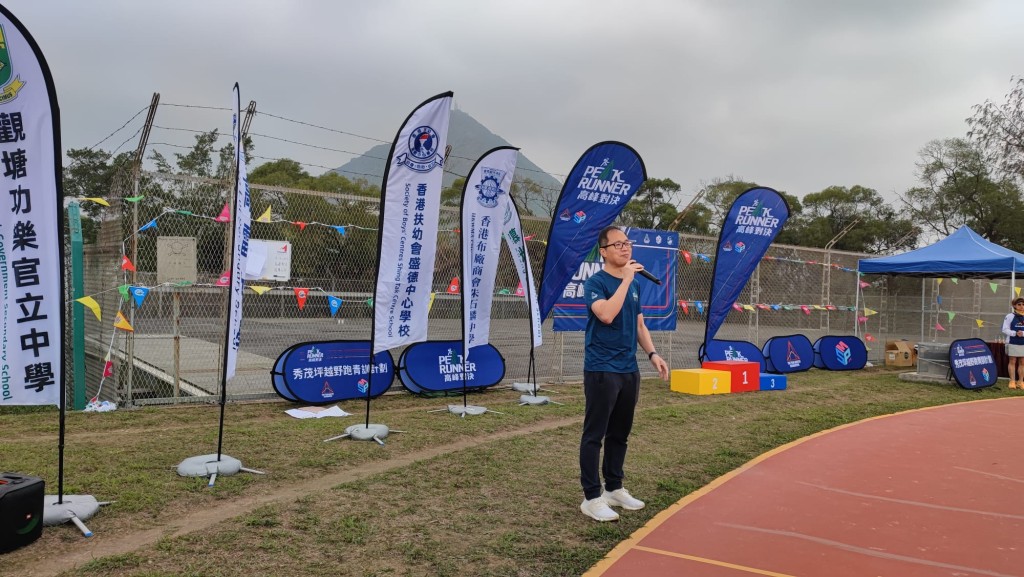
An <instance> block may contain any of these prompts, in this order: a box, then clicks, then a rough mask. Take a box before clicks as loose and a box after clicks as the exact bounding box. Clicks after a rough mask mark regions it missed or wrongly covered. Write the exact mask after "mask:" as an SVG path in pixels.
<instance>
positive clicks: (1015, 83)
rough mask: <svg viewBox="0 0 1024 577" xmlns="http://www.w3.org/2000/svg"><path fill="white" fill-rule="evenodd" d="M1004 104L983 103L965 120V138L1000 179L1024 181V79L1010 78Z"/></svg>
mask: <svg viewBox="0 0 1024 577" xmlns="http://www.w3.org/2000/svg"><path fill="white" fill-rule="evenodd" d="M1010 82H1011V89H1010V92H1009V93H1008V94H1007V95H1006V101H1005V102H1002V103H998V104H997V103H995V102H992V101H990V100H986V101H985V103H984V104H978V105H975V106H974V115H973V116H971V117H970V118H968V119H967V125H968V127H969V131H968V132H967V137H968V138H969V139H970V140H971V141H972V142H974V143H976V144H977V145H978V147H979V149H980V150H981V151H982V152H983V153H984V154H985V157H986V159H987V160H988V161H989V162H990V166H992V167H993V168H994V169H996V170H998V171H999V173H1000V177H998V178H995V180H1002V179H1003V178H1010V179H1012V180H1015V181H1016V182H1017V184H1018V185H1019V184H1020V183H1021V182H1024V77H1017V78H1011V79H1010Z"/></svg>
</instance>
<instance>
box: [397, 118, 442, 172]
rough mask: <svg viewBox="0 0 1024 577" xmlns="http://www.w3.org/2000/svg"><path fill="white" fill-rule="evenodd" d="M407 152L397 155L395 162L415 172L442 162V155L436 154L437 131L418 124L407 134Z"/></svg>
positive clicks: (430, 168) (425, 170)
mask: <svg viewBox="0 0 1024 577" xmlns="http://www.w3.org/2000/svg"><path fill="white" fill-rule="evenodd" d="M408 145H409V152H408V153H402V154H399V155H398V158H396V159H395V163H396V164H401V165H403V166H405V167H406V168H408V169H410V170H414V171H416V172H430V171H431V170H434V169H435V168H437V167H438V166H442V165H443V164H444V157H443V156H441V155H440V154H438V152H437V145H438V137H437V132H435V131H434V129H433V128H431V127H429V126H420V127H419V128H416V129H415V130H413V131H412V132H411V133H410V134H409V142H408Z"/></svg>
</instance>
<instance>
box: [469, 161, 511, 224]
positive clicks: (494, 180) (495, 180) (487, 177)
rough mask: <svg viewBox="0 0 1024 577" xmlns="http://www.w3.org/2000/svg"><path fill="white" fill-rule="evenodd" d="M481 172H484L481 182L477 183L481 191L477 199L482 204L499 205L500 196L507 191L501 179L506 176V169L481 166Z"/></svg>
mask: <svg viewBox="0 0 1024 577" xmlns="http://www.w3.org/2000/svg"><path fill="white" fill-rule="evenodd" d="M480 172H481V173H483V176H482V177H481V178H480V184H478V185H476V189H477V191H478V193H479V194H477V197H476V200H477V202H479V203H480V205H481V206H484V207H486V208H494V207H496V206H498V198H499V197H500V196H501V195H503V194H505V191H504V190H502V189H501V181H502V179H504V178H505V172H506V171H504V170H498V169H497V168H488V167H486V166H483V167H480ZM506 214H508V211H506ZM508 218H511V214H508ZM505 222H508V220H506V221H505Z"/></svg>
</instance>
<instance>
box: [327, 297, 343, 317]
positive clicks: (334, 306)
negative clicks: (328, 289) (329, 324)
mask: <svg viewBox="0 0 1024 577" xmlns="http://www.w3.org/2000/svg"><path fill="white" fill-rule="evenodd" d="M327 304H328V305H329V306H330V307H331V316H332V317H333V316H334V315H336V314H338V309H340V308H341V299H340V298H338V297H332V296H331V295H327Z"/></svg>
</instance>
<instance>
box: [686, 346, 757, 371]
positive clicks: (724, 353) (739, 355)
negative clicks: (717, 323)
mask: <svg viewBox="0 0 1024 577" xmlns="http://www.w3.org/2000/svg"><path fill="white" fill-rule="evenodd" d="M697 359H698V360H699V361H700V362H701V363H703V362H705V361H749V362H751V363H759V364H760V365H761V372H762V373H765V372H768V370H767V366H766V365H765V361H764V355H762V354H761V349H759V348H757V345H755V344H754V343H748V342H747V341H721V340H718V339H712V340H711V341H710V342H707V343H705V344H702V345H701V346H700V347H699V348H698V349H697Z"/></svg>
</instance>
